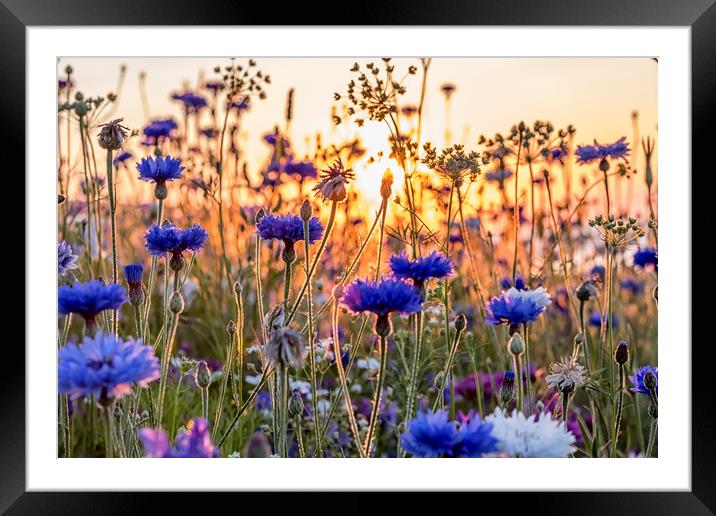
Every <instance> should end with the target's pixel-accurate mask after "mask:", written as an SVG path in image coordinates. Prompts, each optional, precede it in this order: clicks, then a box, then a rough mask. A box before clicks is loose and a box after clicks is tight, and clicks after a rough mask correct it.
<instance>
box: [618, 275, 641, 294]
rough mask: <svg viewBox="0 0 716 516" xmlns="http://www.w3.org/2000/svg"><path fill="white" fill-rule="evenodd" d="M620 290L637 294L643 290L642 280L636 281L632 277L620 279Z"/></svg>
mask: <svg viewBox="0 0 716 516" xmlns="http://www.w3.org/2000/svg"><path fill="white" fill-rule="evenodd" d="M622 290H626V291H627V292H631V293H632V294H638V293H640V292H641V291H643V290H644V282H643V281H637V280H635V279H634V278H624V279H623V280H622Z"/></svg>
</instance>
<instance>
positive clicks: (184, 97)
mask: <svg viewBox="0 0 716 516" xmlns="http://www.w3.org/2000/svg"><path fill="white" fill-rule="evenodd" d="M172 99H173V100H178V101H180V102H182V103H183V104H184V109H185V110H186V112H187V113H196V112H198V111H199V110H200V109H201V108H203V107H206V106H207V102H206V99H205V98H204V97H202V96H201V95H197V94H196V93H194V92H192V91H187V92H186V93H180V94H177V93H175V94H174V95H172Z"/></svg>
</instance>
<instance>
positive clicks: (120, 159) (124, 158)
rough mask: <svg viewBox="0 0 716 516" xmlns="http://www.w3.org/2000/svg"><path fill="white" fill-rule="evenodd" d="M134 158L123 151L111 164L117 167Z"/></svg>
mask: <svg viewBox="0 0 716 516" xmlns="http://www.w3.org/2000/svg"><path fill="white" fill-rule="evenodd" d="M133 157H134V156H133V155H132V153H131V152H129V151H123V152H120V153H119V154H117V156H115V158H114V159H113V160H112V164H113V165H114V166H115V167H117V166H119V165H121V164H122V163H124V162H125V161H127V160H128V159H132V158H133Z"/></svg>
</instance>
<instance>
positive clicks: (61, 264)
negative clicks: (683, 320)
mask: <svg viewBox="0 0 716 516" xmlns="http://www.w3.org/2000/svg"><path fill="white" fill-rule="evenodd" d="M78 259H79V256H77V255H75V254H72V246H70V244H68V243H67V242H65V241H64V240H60V241H59V242H58V244H57V274H59V275H60V276H62V275H63V274H64V273H66V272H67V271H69V270H71V269H76V268H77V260H78Z"/></svg>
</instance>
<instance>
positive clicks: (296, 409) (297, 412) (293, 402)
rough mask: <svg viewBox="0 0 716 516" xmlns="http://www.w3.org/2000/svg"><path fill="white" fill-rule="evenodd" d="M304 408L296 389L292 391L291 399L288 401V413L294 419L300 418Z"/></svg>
mask: <svg viewBox="0 0 716 516" xmlns="http://www.w3.org/2000/svg"><path fill="white" fill-rule="evenodd" d="M304 409H305V407H304V405H303V398H302V397H301V393H300V392H299V391H298V389H294V390H293V394H291V399H289V400H288V412H289V413H290V414H291V415H292V416H293V417H294V418H296V419H298V418H300V417H301V416H302V415H303V411H304Z"/></svg>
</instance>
